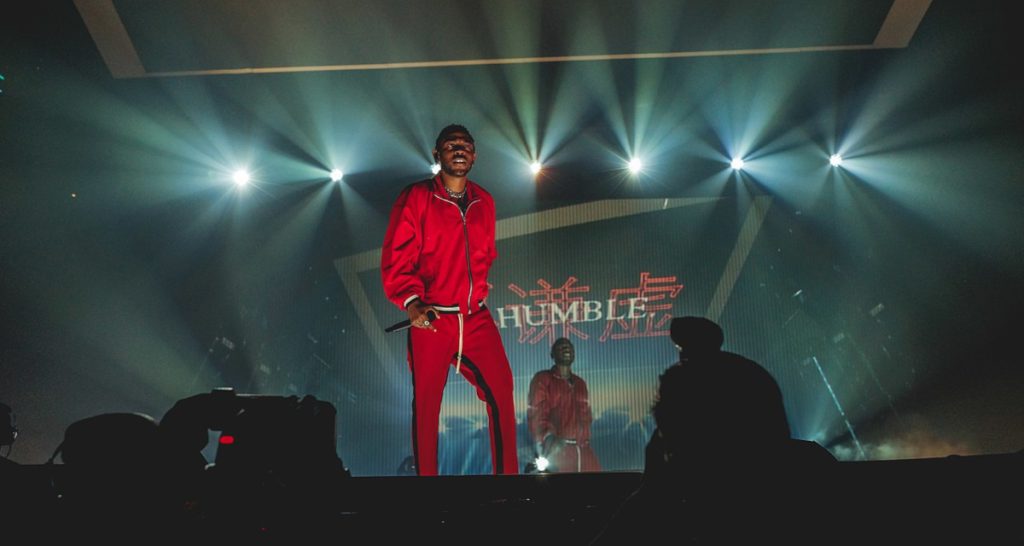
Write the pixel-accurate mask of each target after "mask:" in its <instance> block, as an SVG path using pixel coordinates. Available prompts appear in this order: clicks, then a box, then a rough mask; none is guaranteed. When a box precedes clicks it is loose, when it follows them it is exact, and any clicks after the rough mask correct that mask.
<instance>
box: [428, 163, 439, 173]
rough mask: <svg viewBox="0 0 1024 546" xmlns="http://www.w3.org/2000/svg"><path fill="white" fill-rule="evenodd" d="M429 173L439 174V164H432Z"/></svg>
mask: <svg viewBox="0 0 1024 546" xmlns="http://www.w3.org/2000/svg"><path fill="white" fill-rule="evenodd" d="M430 172H432V173H434V174H437V173H439V172H441V164H440V163H434V164H433V165H431V166H430Z"/></svg>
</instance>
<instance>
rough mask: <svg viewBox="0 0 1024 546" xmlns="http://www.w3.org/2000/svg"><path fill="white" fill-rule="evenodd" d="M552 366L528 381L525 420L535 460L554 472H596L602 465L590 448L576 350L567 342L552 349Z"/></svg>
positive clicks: (587, 401) (583, 384)
mask: <svg viewBox="0 0 1024 546" xmlns="http://www.w3.org/2000/svg"><path fill="white" fill-rule="evenodd" d="M551 359H552V360H554V362H555V363H554V365H553V366H551V368H549V369H547V370H542V371H539V372H537V373H536V374H534V376H533V379H532V380H530V392H529V395H528V398H527V400H528V402H529V407H528V408H527V410H526V419H527V422H528V425H529V429H530V434H531V436H532V437H533V440H534V442H535V443H536V450H537V454H538V456H542V457H544V458H546V459H547V460H548V462H549V464H550V466H549V467H548V470H550V471H554V472H598V471H600V470H601V465H600V463H598V460H597V455H596V454H595V453H594V450H593V448H591V446H590V425H591V423H592V422H593V421H594V416H593V414H592V412H591V410H590V399H589V393H588V391H587V382H586V381H584V380H583V378H582V377H580V376H578V375H576V374H574V373H573V372H572V364H573V362H574V361H575V359H576V348H575V347H574V346H573V344H572V342H571V341H569V340H568V339H566V338H564V337H563V338H558V339H557V340H555V343H554V344H553V345H552V346H551Z"/></svg>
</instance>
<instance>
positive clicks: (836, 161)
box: [828, 154, 843, 167]
mask: <svg viewBox="0 0 1024 546" xmlns="http://www.w3.org/2000/svg"><path fill="white" fill-rule="evenodd" d="M828 164H829V165H832V166H833V167H842V166H843V156H841V155H839V154H832V155H831V156H829V158H828Z"/></svg>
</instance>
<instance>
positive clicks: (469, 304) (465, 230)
mask: <svg viewBox="0 0 1024 546" xmlns="http://www.w3.org/2000/svg"><path fill="white" fill-rule="evenodd" d="M434 197H437V198H438V199H440V200H442V201H444V202H445V203H449V204H451V205H454V206H455V208H457V209H459V216H461V217H462V235H463V236H464V237H465V238H466V273H468V274H469V295H468V296H466V314H472V313H473V263H472V262H471V261H470V259H469V227H468V226H467V225H466V213H467V212H469V207H472V206H473V204H474V203H476V202H478V201H480V200H479V199H474V200H472V201H470V202H469V204H468V205H466V211H465V212H463V211H462V207H460V206H459V204H458V203H453V202H451V201H449V200H447V199H445V198H443V197H440V196H439V195H437V194H434Z"/></svg>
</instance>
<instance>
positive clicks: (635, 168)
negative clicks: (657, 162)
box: [629, 157, 644, 174]
mask: <svg viewBox="0 0 1024 546" xmlns="http://www.w3.org/2000/svg"><path fill="white" fill-rule="evenodd" d="M643 168H644V163H643V161H640V158H639V157H634V158H633V159H630V160H629V172H631V173H633V174H637V173H639V172H640V171H641V170H643Z"/></svg>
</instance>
